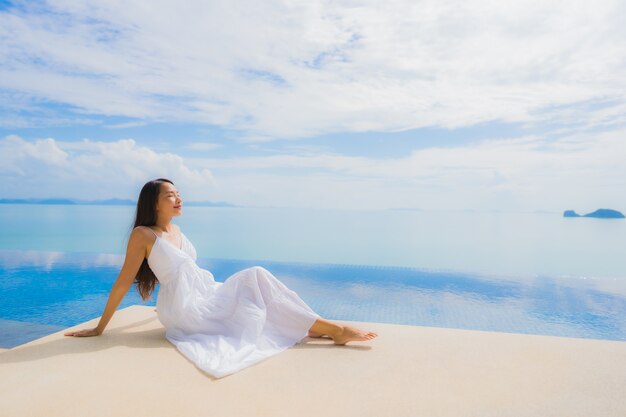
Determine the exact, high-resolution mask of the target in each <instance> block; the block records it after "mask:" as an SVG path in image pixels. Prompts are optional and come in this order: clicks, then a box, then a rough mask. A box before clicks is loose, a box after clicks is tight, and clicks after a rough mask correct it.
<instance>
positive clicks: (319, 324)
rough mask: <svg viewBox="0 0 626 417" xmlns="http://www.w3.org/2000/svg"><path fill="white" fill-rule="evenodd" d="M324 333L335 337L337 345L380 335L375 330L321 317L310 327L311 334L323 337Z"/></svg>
mask: <svg viewBox="0 0 626 417" xmlns="http://www.w3.org/2000/svg"><path fill="white" fill-rule="evenodd" d="M324 335H327V336H329V337H330V338H331V339H333V342H335V344H336V345H345V344H346V343H348V342H353V341H363V340H371V339H373V338H375V337H376V336H378V334H376V333H374V332H367V331H364V330H360V329H357V328H355V327H350V326H343V325H340V324H337V323H333V322H332V321H329V320H325V319H322V318H319V319H317V320H315V323H313V325H312V326H311V328H310V329H309V336H311V337H322V336H324Z"/></svg>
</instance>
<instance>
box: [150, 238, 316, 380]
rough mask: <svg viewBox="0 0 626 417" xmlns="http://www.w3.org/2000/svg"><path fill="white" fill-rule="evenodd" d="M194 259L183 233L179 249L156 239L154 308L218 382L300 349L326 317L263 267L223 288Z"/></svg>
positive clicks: (172, 336) (182, 347)
mask: <svg viewBox="0 0 626 417" xmlns="http://www.w3.org/2000/svg"><path fill="white" fill-rule="evenodd" d="M155 236H157V235H156V233H155ZM196 259H197V254H196V250H195V248H194V247H193V245H192V244H191V242H190V241H189V240H188V239H187V237H186V236H185V235H184V234H182V245H181V248H177V247H176V246H175V245H173V244H172V243H170V242H169V241H168V240H166V239H163V238H161V237H159V236H157V237H156V241H155V242H154V245H153V246H152V251H151V252H150V255H149V256H148V265H149V266H150V269H152V271H153V272H154V274H155V275H156V277H157V278H158V280H159V283H160V288H159V294H158V296H157V302H156V308H157V316H158V318H159V321H160V322H161V323H162V324H163V326H164V327H165V336H166V338H167V339H168V340H169V341H170V342H171V343H172V344H173V345H175V346H176V348H177V349H178V350H179V351H180V352H181V353H182V354H183V355H184V356H186V357H187V358H188V359H190V360H191V361H192V362H194V363H195V364H196V366H197V367H198V368H200V369H201V370H203V371H205V372H206V373H208V374H210V375H212V376H214V377H216V378H221V377H223V376H226V375H229V374H232V373H235V372H237V371H239V370H241V369H243V368H246V367H248V366H250V365H253V364H255V363H257V362H259V361H261V360H263V359H266V358H268V357H270V356H273V355H275V354H277V353H279V352H282V351H283V350H285V349H287V348H289V347H291V346H293V345H295V344H296V343H298V342H299V341H301V340H302V339H303V338H304V337H306V336H307V334H308V330H309V329H310V328H311V325H313V323H314V322H315V320H317V319H318V318H320V316H319V315H318V314H317V313H315V312H314V311H313V310H312V309H311V308H310V307H309V306H308V305H306V303H305V302H304V301H303V300H302V299H301V298H300V297H299V296H298V295H297V294H296V293H295V292H294V291H292V290H290V289H289V288H287V287H286V286H285V285H284V284H283V283H282V282H280V281H279V280H278V279H277V278H276V277H274V275H272V274H271V273H270V272H269V271H268V270H266V269H264V268H262V267H258V266H255V267H252V268H248V269H244V270H242V271H239V272H237V273H235V274H233V275H231V276H230V277H229V278H228V279H226V281H225V282H224V283H220V282H216V281H215V279H214V278H213V274H211V272H209V271H207V270H206V269H202V268H200V267H199V266H198V265H197V264H196Z"/></svg>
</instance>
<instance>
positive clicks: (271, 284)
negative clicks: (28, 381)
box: [65, 178, 377, 378]
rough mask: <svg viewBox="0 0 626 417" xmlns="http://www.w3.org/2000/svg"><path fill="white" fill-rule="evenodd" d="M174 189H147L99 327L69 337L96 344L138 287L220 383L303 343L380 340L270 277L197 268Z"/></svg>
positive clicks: (173, 338)
mask: <svg viewBox="0 0 626 417" xmlns="http://www.w3.org/2000/svg"><path fill="white" fill-rule="evenodd" d="M182 206H183V205H182V200H181V198H180V195H179V194H178V191H177V190H176V187H175V186H174V183H172V182H171V181H170V180H167V179H164V178H159V179H157V180H154V181H149V182H148V183H146V184H145V185H144V186H143V188H142V189H141V193H140V194H139V200H138V201H137V213H136V218H135V225H134V228H133V231H132V232H131V235H130V238H129V240H128V247H127V250H126V258H125V260H124V264H123V266H122V270H121V271H120V274H119V275H118V277H117V280H116V281H115V284H114V285H113V288H112V289H111V293H110V295H109V299H108V301H107V304H106V307H105V309H104V313H103V314H102V317H101V318H100V322H99V323H98V325H97V326H96V327H95V328H93V329H84V330H80V331H75V332H68V333H65V335H66V336H79V337H84V336H98V335H101V334H102V332H103V331H104V329H105V327H106V325H107V323H108V322H109V320H111V317H112V316H113V313H114V312H115V310H116V309H117V307H118V305H119V303H120V301H121V300H122V298H124V295H125V294H126V293H127V292H128V289H129V288H130V286H131V285H132V284H133V283H136V284H137V290H138V291H139V294H140V295H141V297H142V299H143V300H146V299H148V298H149V297H150V295H151V294H152V292H153V291H154V288H155V285H156V283H157V282H158V283H159V284H160V288H159V294H158V296H157V303H156V307H157V308H156V311H157V316H158V318H159V321H160V322H161V323H162V324H163V326H164V327H165V330H166V332H165V335H166V338H167V339H168V340H169V341H170V342H171V343H172V344H174V345H175V346H176V347H177V349H178V350H180V352H181V353H182V354H183V355H185V356H186V357H187V358H189V359H190V360H191V361H192V362H194V363H195V364H196V365H197V366H198V367H199V368H200V369H202V370H203V371H205V372H207V373H209V374H211V375H213V376H215V377H218V378H219V377H222V376H226V375H229V374H232V373H234V372H237V371H239V370H241V369H243V368H245V367H247V366H250V365H252V364H254V363H257V362H259V361H261V360H263V359H265V358H267V357H269V356H272V355H275V354H277V353H279V352H281V351H283V350H285V349H287V348H288V347H290V346H293V345H294V344H296V343H297V342H298V341H300V340H301V339H303V338H304V337H305V336H307V335H308V336H310V337H325V336H326V337H330V338H331V339H332V340H333V341H334V343H335V344H337V345H345V344H346V343H348V342H352V341H365V340H371V339H373V338H375V337H376V336H377V334H376V333H374V332H366V331H363V330H359V329H356V328H353V327H350V326H343V325H340V324H337V323H334V322H331V321H328V320H325V319H323V318H321V317H320V316H319V315H318V314H317V313H315V312H314V311H313V310H311V308H310V307H309V306H307V305H306V304H305V303H304V301H302V299H301V298H300V297H298V295H297V294H296V293H295V292H293V291H291V290H290V289H288V288H287V287H286V286H285V285H284V284H283V283H281V282H280V281H279V280H278V279H276V277H274V276H273V275H272V274H271V273H270V272H269V271H267V270H266V269H264V268H261V267H253V268H248V269H245V270H243V271H239V272H237V273H236V274H234V275H232V276H231V277H229V278H228V279H227V280H226V281H225V282H224V283H219V282H216V281H215V280H214V278H213V275H212V274H211V273H210V272H209V271H207V270H205V269H202V268H200V267H199V266H198V265H197V264H196V262H195V261H196V258H197V255H196V250H195V248H194V247H193V245H192V244H191V242H190V241H189V240H188V239H187V238H186V236H185V235H184V234H183V233H182V232H181V230H180V228H179V227H178V226H177V225H175V224H173V223H172V222H171V221H172V218H173V217H176V216H180V215H181V214H182Z"/></svg>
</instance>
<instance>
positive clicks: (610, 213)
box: [563, 209, 625, 219]
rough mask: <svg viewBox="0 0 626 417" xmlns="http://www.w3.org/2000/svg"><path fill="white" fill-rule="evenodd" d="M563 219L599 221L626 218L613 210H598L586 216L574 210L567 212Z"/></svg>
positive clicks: (564, 213)
mask: <svg viewBox="0 0 626 417" xmlns="http://www.w3.org/2000/svg"><path fill="white" fill-rule="evenodd" d="M563 217H595V218H597V219H623V218H624V217H625V216H624V215H623V214H622V213H620V212H619V211H617V210H611V209H598V210H596V211H594V212H592V213H587V214H585V215H584V216H581V215H580V214H578V213H576V212H575V211H574V210H565V212H563Z"/></svg>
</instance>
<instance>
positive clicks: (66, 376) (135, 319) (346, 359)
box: [0, 306, 626, 417]
mask: <svg viewBox="0 0 626 417" xmlns="http://www.w3.org/2000/svg"><path fill="white" fill-rule="evenodd" d="M97 321H98V319H94V320H91V321H89V322H86V323H83V324H81V325H79V326H75V327H74V328H78V329H80V328H85V327H93V326H95V325H96V323H97ZM346 323H348V322H346ZM354 324H356V325H358V326H361V327H363V328H366V329H371V330H374V331H376V332H378V333H379V337H378V339H376V340H374V341H373V342H370V343H363V344H359V343H355V344H353V345H352V346H351V345H348V346H345V347H336V346H333V345H332V344H330V342H329V341H328V340H313V339H307V340H306V341H305V342H306V343H301V344H299V345H297V346H295V347H294V348H291V349H289V350H287V351H285V352H283V353H281V354H279V355H277V356H274V357H272V358H270V359H267V360H265V361H264V362H261V363H260V364H257V365H255V366H252V367H250V368H248V369H245V370H243V371H241V372H239V373H237V374H234V375H231V376H228V377H225V378H222V379H219V380H215V379H212V378H211V377H209V376H207V375H206V374H204V373H203V372H202V371H200V370H198V369H197V368H196V367H195V366H194V365H193V364H192V363H191V362H189V361H188V360H187V359H185V358H184V357H183V356H182V355H181V354H179V353H178V351H176V350H175V348H174V347H173V346H172V345H171V344H170V343H169V342H167V340H166V339H165V338H164V329H163V327H162V326H161V324H160V323H159V321H158V320H157V318H156V313H155V312H154V308H153V307H146V306H132V307H128V308H125V309H123V310H119V311H118V312H117V313H116V314H115V316H114V317H113V319H112V320H111V322H110V323H109V327H108V328H107V330H106V331H105V333H104V334H103V335H102V336H100V337H90V338H72V337H65V336H63V333H64V332H65V331H67V330H64V331H63V332H59V333H55V334H52V335H49V336H46V337H43V338H41V339H38V340H35V341H32V342H29V343H27V344H24V345H21V346H18V347H15V348H13V349H10V350H9V351H5V352H3V353H2V354H1V355H0V392H1V393H2V395H1V396H0V415H2V416H5V415H6V416H24V417H25V416H43V415H45V416H52V417H54V416H81V417H82V416H87V415H88V416H94V417H95V416H118V417H119V416H133V417H141V416H150V417H157V416H233V417H237V416H271V417H281V416H285V417H287V416H288V417H298V416H301V417H303V416H316V417H317V416H324V417H333V416H342V417H345V416H359V417H365V416H372V417H383V416H394V417H402V416H407V417H409V416H410V417H415V416H438V417H439V416H454V417H462V416H480V417H490V416H493V417H496V416H497V417H506V416H511V417H523V416H533V417H537V416H541V417H548V416H555V417H556V416H558V417H564V416H567V417H575V416H581V417H582V416H584V417H588V416H594V417H601V416H615V417H618V416H619V417H623V416H625V415H626V396H625V395H624V392H626V343H625V342H616V341H604V340H588V339H570V338H561V337H550V336H531V335H521V334H509V333H492V332H481V331H468V330H456V329H444V328H433V327H417V326H402V325H391V324H379V323H354Z"/></svg>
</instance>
